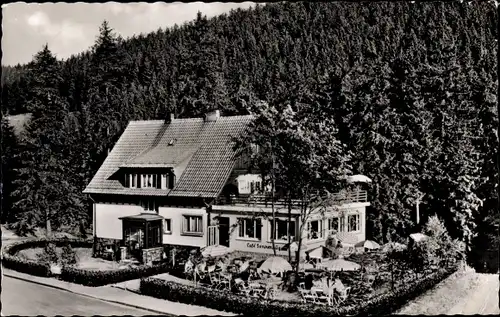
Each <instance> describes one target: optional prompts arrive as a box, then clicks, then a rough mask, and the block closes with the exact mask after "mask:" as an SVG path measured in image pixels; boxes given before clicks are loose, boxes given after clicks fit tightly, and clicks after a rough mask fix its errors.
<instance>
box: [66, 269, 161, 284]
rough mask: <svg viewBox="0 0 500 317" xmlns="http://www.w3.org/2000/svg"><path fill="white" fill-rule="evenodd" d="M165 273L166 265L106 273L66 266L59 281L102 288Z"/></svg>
mask: <svg viewBox="0 0 500 317" xmlns="http://www.w3.org/2000/svg"><path fill="white" fill-rule="evenodd" d="M167 272H168V265H167V264H166V263H162V264H159V265H154V266H139V267H129V268H125V269H118V270H106V271H95V270H85V269H78V268H74V267H70V266H66V267H63V268H62V271H61V276H60V279H61V280H63V281H66V282H71V283H76V284H82V285H85V286H103V285H107V284H116V283H120V282H124V281H128V280H134V279H139V278H141V277H147V276H152V275H156V274H161V273H167Z"/></svg>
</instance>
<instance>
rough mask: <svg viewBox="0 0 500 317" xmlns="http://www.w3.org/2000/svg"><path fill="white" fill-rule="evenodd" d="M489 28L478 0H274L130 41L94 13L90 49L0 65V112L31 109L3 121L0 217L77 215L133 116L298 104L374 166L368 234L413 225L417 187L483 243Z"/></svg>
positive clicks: (368, 169) (76, 219) (493, 201)
mask: <svg viewBox="0 0 500 317" xmlns="http://www.w3.org/2000/svg"><path fill="white" fill-rule="evenodd" d="M96 27H97V26H96ZM497 29H498V13H497V9H496V7H495V5H494V4H492V3H486V2H482V3H472V4H469V3H465V2H464V3H460V2H454V3H444V2H439V3H437V2H434V3H424V2H416V3H413V4H412V3H410V2H377V3H344V2H333V3H276V4H271V5H266V6H261V5H258V6H256V7H255V8H253V9H249V10H236V11H232V12H231V13H230V14H227V15H221V16H218V17H215V18H212V19H206V18H205V17H203V16H202V15H201V14H200V15H198V17H197V18H196V19H195V20H194V21H192V22H190V23H187V24H186V25H183V26H175V27H173V28H169V29H163V30H158V31H157V32H154V33H151V34H148V35H144V36H138V37H135V38H131V39H127V40H123V39H120V38H118V37H116V36H115V35H114V34H113V31H112V26H110V25H108V24H107V23H104V24H103V25H102V26H101V32H100V36H99V38H98V39H97V40H96V43H95V45H94V47H92V49H91V50H90V51H89V52H84V53H82V54H80V55H78V56H74V57H71V58H69V59H68V60H65V61H63V62H61V61H56V60H55V59H54V58H53V55H52V53H51V52H50V50H49V48H44V49H43V50H42V51H41V52H40V53H38V55H37V56H36V57H35V59H34V60H33V61H32V62H31V63H30V64H28V65H25V66H22V67H16V68H12V67H9V68H8V69H7V68H3V74H2V85H3V86H2V88H3V89H2V112H3V114H19V113H25V112H30V113H32V114H33V116H32V119H31V122H30V124H29V126H28V130H27V136H26V138H25V139H23V140H16V139H15V136H14V135H13V134H12V133H5V132H4V133H3V138H4V140H3V142H2V143H3V144H5V147H6V148H9V147H10V148H9V149H8V150H9V151H7V152H6V153H9V154H2V158H3V161H5V162H6V163H5V164H7V165H4V166H3V167H4V168H6V170H8V171H9V173H5V174H4V176H3V177H4V181H3V183H4V192H3V197H2V198H3V199H2V201H3V204H4V205H3V208H2V210H3V213H2V218H3V220H4V221H11V222H12V221H14V222H17V223H18V224H19V228H21V229H23V230H25V229H29V228H32V227H34V226H38V225H45V222H46V220H47V219H51V220H52V225H53V226H61V225H75V224H76V223H88V220H89V219H90V218H89V217H90V216H89V213H88V206H89V202H88V201H87V198H86V197H85V196H84V195H83V194H81V191H82V190H83V188H84V187H85V185H86V184H87V183H88V182H89V180H90V178H91V177H92V176H93V174H94V173H95V172H96V170H97V169H98V167H99V166H100V164H101V163H102V161H103V159H104V158H105V156H106V154H107V151H108V150H109V149H111V148H112V146H113V144H114V143H115V142H116V140H117V138H118V137H119V136H120V134H121V133H122V132H123V130H124V128H125V127H126V125H127V122H128V121H129V120H137V119H158V118H164V117H165V115H166V113H167V112H173V113H175V114H176V115H177V116H178V117H190V116H200V115H201V114H202V113H204V112H206V111H207V110H211V109H220V110H222V112H223V114H225V115H232V114H243V113H248V111H249V109H251V108H252V107H253V105H254V104H255V103H256V102H257V101H259V100H262V101H266V102H267V103H269V104H270V105H276V106H279V105H283V104H292V105H293V104H295V103H300V102H307V103H310V104H312V105H315V104H317V105H321V108H322V109H328V111H325V113H324V114H323V115H324V116H325V117H328V118H330V119H332V120H334V122H336V124H337V126H338V128H339V132H340V138H341V141H342V142H344V143H345V144H347V145H348V146H349V149H350V150H351V151H352V153H353V159H352V162H351V163H352V169H353V171H354V172H355V173H361V174H365V175H368V176H369V177H371V178H372V179H373V185H372V186H371V188H370V198H371V202H372V208H371V210H370V211H369V216H368V217H369V219H368V222H369V228H368V229H369V230H370V233H371V235H373V237H374V238H375V239H377V240H379V241H381V242H383V241H387V240H388V239H397V238H398V237H399V236H404V235H406V234H407V233H408V232H410V231H412V230H414V229H415V227H414V213H415V204H416V200H417V198H420V197H421V198H422V199H421V201H422V206H423V207H422V208H424V207H425V211H426V213H428V214H429V213H431V214H432V213H437V214H438V215H439V216H440V217H442V218H443V219H444V220H445V223H446V224H447V227H448V229H449V230H450V232H451V234H452V235H453V236H454V237H458V238H462V239H463V240H464V241H467V242H469V243H471V244H474V243H475V244H481V245H484V241H488V243H487V245H493V244H492V243H493V242H492V239H493V238H494V237H496V238H497V240H498V234H497V233H496V232H497V231H496V230H498V227H495V222H496V225H497V226H498V201H497V197H498V170H497V165H496V164H498V161H497V160H498V157H497V149H498V132H497V128H498V110H497V89H498V74H497V51H498V44H497V37H498V34H497ZM2 123H3V122H2ZM3 126H4V124H3ZM7 132H8V131H7ZM7 138H9V139H12V142H10V140H9V142H7ZM16 142H17V143H16ZM7 155H10V157H8V156H7ZM6 166H7V167H6ZM12 170H13V171H14V172H11V171H12ZM55 202H57V203H55ZM477 225H479V226H480V227H481V228H482V229H481V232H482V233H485V232H489V233H491V234H490V235H484V234H483V235H480V236H479V237H476V238H474V235H475V234H476V233H477V232H478V229H477V228H476V226H477ZM479 239H483V240H479ZM484 239H486V240H484ZM478 241H483V242H481V243H479V242H478ZM495 243H497V244H496V248H498V242H495Z"/></svg>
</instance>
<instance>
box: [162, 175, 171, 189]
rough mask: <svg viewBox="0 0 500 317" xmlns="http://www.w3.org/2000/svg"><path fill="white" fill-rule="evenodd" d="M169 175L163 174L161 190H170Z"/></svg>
mask: <svg viewBox="0 0 500 317" xmlns="http://www.w3.org/2000/svg"><path fill="white" fill-rule="evenodd" d="M168 185H169V184H168V175H167V174H161V187H160V188H161V189H168V187H169V186H168Z"/></svg>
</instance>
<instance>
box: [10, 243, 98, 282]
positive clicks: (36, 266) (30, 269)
mask: <svg viewBox="0 0 500 317" xmlns="http://www.w3.org/2000/svg"><path fill="white" fill-rule="evenodd" d="M49 243H53V244H55V245H56V246H63V245H66V244H68V243H69V244H70V245H71V246H73V247H89V246H92V242H91V241H89V240H79V239H58V240H49V239H43V238H42V239H33V240H26V241H19V242H15V243H12V244H10V245H7V246H5V247H4V248H3V259H2V265H3V266H4V267H6V268H8V269H11V270H14V271H19V272H23V273H28V274H32V275H36V276H43V277H50V276H52V275H53V274H52V273H51V270H50V265H49V264H47V263H40V262H37V261H34V260H29V259H23V258H21V257H19V256H17V255H16V254H17V253H18V252H19V251H21V250H25V249H30V248H43V247H45V246H46V245H47V244H49Z"/></svg>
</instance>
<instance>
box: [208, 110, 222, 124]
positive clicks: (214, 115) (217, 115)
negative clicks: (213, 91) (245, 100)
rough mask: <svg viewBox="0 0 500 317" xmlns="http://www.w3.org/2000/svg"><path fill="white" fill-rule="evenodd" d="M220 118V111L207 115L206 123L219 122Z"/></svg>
mask: <svg viewBox="0 0 500 317" xmlns="http://www.w3.org/2000/svg"><path fill="white" fill-rule="evenodd" d="M219 118H220V111H219V110H215V111H211V112H208V113H206V114H205V122H212V121H217V119H219Z"/></svg>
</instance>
